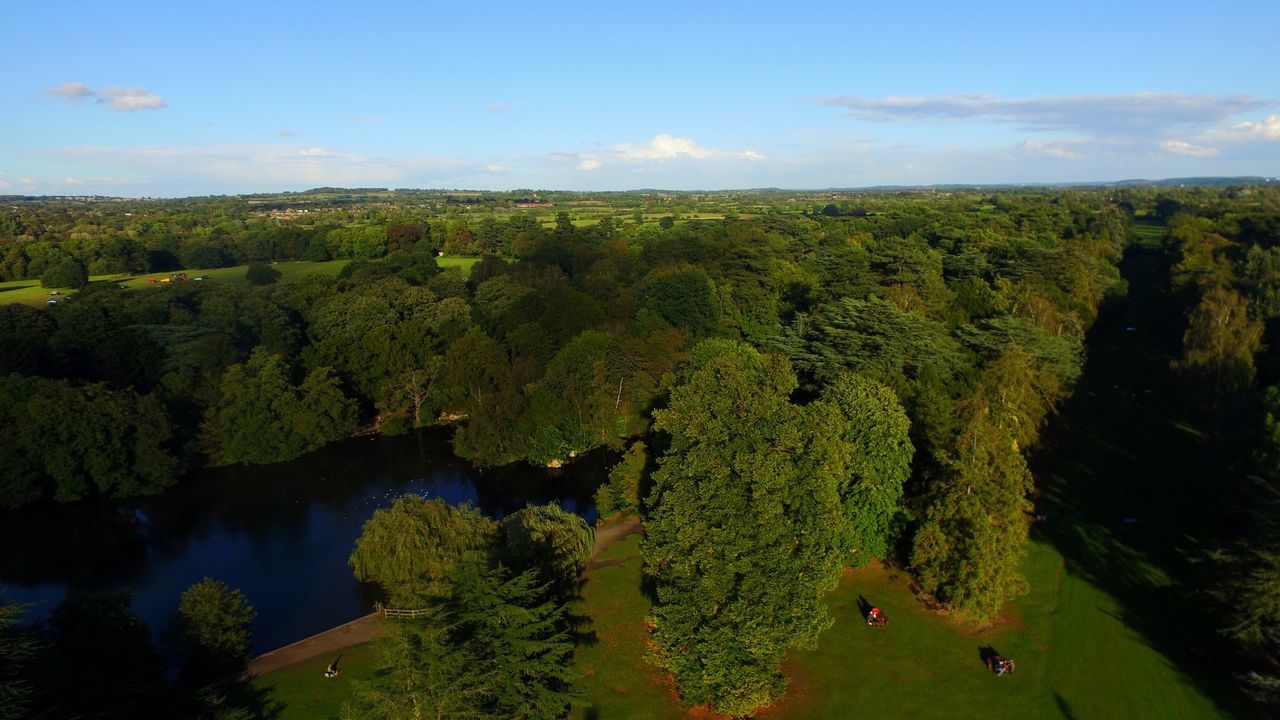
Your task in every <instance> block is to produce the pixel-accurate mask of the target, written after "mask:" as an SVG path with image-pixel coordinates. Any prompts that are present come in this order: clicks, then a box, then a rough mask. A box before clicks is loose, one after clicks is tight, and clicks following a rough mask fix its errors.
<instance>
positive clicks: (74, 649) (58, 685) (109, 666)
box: [46, 592, 165, 719]
mask: <svg viewBox="0 0 1280 720" xmlns="http://www.w3.org/2000/svg"><path fill="white" fill-rule="evenodd" d="M129 603H130V597H129V596H128V595H126V594H123V593H121V594H113V595H88V594H83V593H79V592H72V593H70V594H68V595H67V597H66V598H65V599H64V600H63V601H62V602H61V603H59V604H58V606H57V607H55V608H54V609H53V612H51V613H50V614H49V623H48V629H49V641H50V644H49V652H50V665H49V667H48V668H47V669H46V672H47V673H48V677H49V680H50V684H51V692H50V694H49V697H50V698H52V699H53V703H54V706H55V709H54V712H53V713H52V716H53V717H100V718H121V719H125V718H139V717H153V716H154V715H155V714H156V711H157V710H158V708H159V707H161V706H162V703H163V695H164V690H165V688H164V683H163V677H162V672H163V666H162V664H161V662H160V655H159V653H158V652H157V651H156V648H155V645H154V644H152V642H151V633H150V631H149V630H148V629H147V626H146V624H145V623H143V622H142V620H141V618H139V617H138V616H137V615H134V614H133V613H132V612H130V610H129Z"/></svg>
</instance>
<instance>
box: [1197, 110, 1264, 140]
mask: <svg viewBox="0 0 1280 720" xmlns="http://www.w3.org/2000/svg"><path fill="white" fill-rule="evenodd" d="M1210 135H1211V136H1214V137H1217V138H1220V139H1223V140H1231V141H1240V140H1280V115H1268V116H1266V117H1265V118H1263V119H1262V120H1258V121H1256V122H1255V121H1251V120H1246V121H1244V122H1239V123H1235V124H1234V125H1229V126H1227V127H1224V128H1218V129H1215V130H1214V131H1212V132H1211V133H1210Z"/></svg>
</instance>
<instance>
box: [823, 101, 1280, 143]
mask: <svg viewBox="0 0 1280 720" xmlns="http://www.w3.org/2000/svg"><path fill="white" fill-rule="evenodd" d="M814 102H816V103H818V104H819V105H829V106H834V107H843V108H847V109H848V110H849V111H850V112H851V113H853V114H854V115H856V116H858V117H860V118H862V119H865V120H876V121H922V120H980V121H988V122H1001V123H1014V124H1019V125H1023V126H1024V127H1025V128H1027V129H1032V130H1070V131H1077V132H1083V133H1086V134H1088V135H1093V136H1116V135H1134V134H1141V133H1150V132H1152V131H1157V130H1164V129H1168V128H1175V127H1183V128H1186V127H1191V128H1209V127H1212V126H1214V125H1217V124H1219V123H1222V122H1224V121H1226V120H1227V119H1229V118H1231V117H1233V116H1235V115H1240V114H1242V113H1247V112H1254V111H1258V110H1262V109H1265V108H1268V107H1272V106H1274V105H1275V104H1276V103H1275V102H1274V101H1271V100H1264V99H1260V98H1257V97H1254V96H1252V95H1243V94H1232V95H1205V94H1188V93H1153V92H1139V93H1128V94H1114V95H1064V96H1049V97H1038V98H1018V99H1006V98H1001V97H999V96H996V95H990V94H984V93H964V94H952V95H932V96H914V95H908V96H890V97H883V98H864V97H853V96H840V97H825V98H818V99H816V100H814Z"/></svg>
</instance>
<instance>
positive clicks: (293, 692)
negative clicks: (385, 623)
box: [253, 643, 381, 720]
mask: <svg viewBox="0 0 1280 720" xmlns="http://www.w3.org/2000/svg"><path fill="white" fill-rule="evenodd" d="M379 652H380V651H379V650H378V648H377V647H376V646H375V644H374V643H364V644H363V645H353V646H351V647H349V648H346V649H344V650H342V651H341V653H342V660H341V662H340V663H339V666H338V668H339V670H340V672H339V673H338V677H336V678H327V677H325V676H324V670H325V668H327V667H328V666H329V663H330V662H332V661H333V659H334V658H333V657H331V656H328V655H322V656H320V657H314V658H311V659H310V660H304V661H302V662H300V663H298V664H297V665H291V666H289V667H286V668H282V669H280V670H276V671H275V672H272V673H268V674H266V675H263V676H261V677H257V678H254V680H253V685H254V688H255V689H259V690H262V691H264V692H265V693H267V694H269V696H270V698H271V700H272V702H273V703H276V704H278V705H279V706H280V715H279V716H278V719H277V720H322V719H323V718H336V717H337V716H338V713H339V712H340V711H341V710H342V704H343V702H345V701H346V699H347V698H348V697H350V694H351V681H352V680H368V679H369V678H371V677H373V675H374V672H375V671H376V670H377V667H378V664H379V663H380V662H381V657H380V655H379Z"/></svg>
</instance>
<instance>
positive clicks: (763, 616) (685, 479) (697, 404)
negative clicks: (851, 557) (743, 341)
mask: <svg viewBox="0 0 1280 720" xmlns="http://www.w3.org/2000/svg"><path fill="white" fill-rule="evenodd" d="M795 388H796V377H795V374H794V373H793V372H792V370H791V367H790V364H789V363H788V362H787V361H786V360H785V359H784V358H781V357H777V356H770V355H761V354H759V353H758V352H757V351H755V350H754V349H752V348H750V347H748V346H744V345H737V344H733V343H729V342H725V341H716V340H712V341H706V342H703V343H701V344H700V345H698V346H697V347H695V348H694V350H693V353H692V358H691V361H690V364H689V366H688V368H687V369H686V370H685V371H684V373H682V375H681V378H680V382H679V384H678V385H676V387H675V388H674V389H673V390H672V391H671V401H670V404H669V406H668V407H667V408H666V409H663V410H657V411H655V412H654V416H655V420H656V423H655V426H656V428H657V429H658V430H660V431H663V432H666V433H669V434H670V436H671V447H670V449H669V450H668V451H667V452H666V454H664V455H663V457H662V458H661V459H660V460H659V461H658V469H657V470H656V471H655V472H654V474H653V481H654V489H653V494H652V496H651V498H652V500H651V503H652V510H651V512H650V515H649V517H647V518H646V522H645V538H644V540H643V543H642V546H641V547H642V551H643V554H644V561H645V572H646V574H647V575H649V577H650V578H651V579H652V580H653V582H654V584H655V587H656V590H657V602H656V604H655V605H654V607H653V610H652V612H651V614H650V622H651V623H652V625H653V642H654V649H653V656H652V659H653V660H654V661H655V662H656V663H657V664H658V666H659V667H661V668H663V669H664V670H667V671H669V672H671V673H672V674H673V675H674V676H675V681H676V685H677V687H678V688H679V690H680V693H681V696H682V698H683V699H684V701H685V702H686V703H688V704H691V705H697V704H703V703H708V704H711V705H713V706H714V708H715V709H716V710H718V711H719V712H723V713H726V714H730V715H743V714H747V713H750V712H751V711H753V710H755V709H756V708H759V707H761V706H764V705H767V704H768V703H770V702H771V701H772V700H774V699H775V698H777V697H778V696H779V695H780V694H781V692H782V690H783V688H784V686H785V681H784V679H783V678H782V676H781V674H780V673H779V672H778V664H779V663H780V662H781V661H782V658H783V656H784V655H785V653H786V651H787V649H788V648H791V647H803V646H811V645H812V643H813V642H815V640H816V638H817V635H818V633H819V632H820V631H821V630H822V629H823V628H825V627H826V626H827V625H828V624H829V623H830V618H829V617H828V616H827V612H826V607H825V605H824V603H823V596H824V594H825V593H826V592H827V591H828V590H830V589H831V588H833V587H834V586H835V582H836V580H837V578H838V576H839V571H840V566H841V560H842V553H841V545H842V540H841V539H842V538H843V537H847V534H848V531H847V530H846V529H845V528H843V527H842V525H843V524H844V515H843V512H842V508H841V500H840V494H839V485H840V478H837V477H836V476H835V475H834V474H833V473H831V472H830V471H829V469H830V467H831V464H830V463H825V462H822V460H824V459H825V455H826V453H827V452H828V451H827V448H828V447H829V443H830V442H831V440H830V439H829V438H826V437H823V436H816V437H815V436H813V435H812V434H811V433H812V432H813V431H816V430H819V429H820V425H819V424H818V423H815V422H814V421H813V419H812V418H811V417H809V416H807V415H806V413H805V410H804V409H802V408H800V407H798V406H795V405H793V404H791V402H790V400H789V396H790V394H791V392H792V391H793V390H794V389H795Z"/></svg>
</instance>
